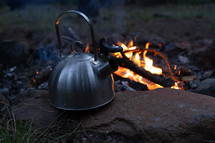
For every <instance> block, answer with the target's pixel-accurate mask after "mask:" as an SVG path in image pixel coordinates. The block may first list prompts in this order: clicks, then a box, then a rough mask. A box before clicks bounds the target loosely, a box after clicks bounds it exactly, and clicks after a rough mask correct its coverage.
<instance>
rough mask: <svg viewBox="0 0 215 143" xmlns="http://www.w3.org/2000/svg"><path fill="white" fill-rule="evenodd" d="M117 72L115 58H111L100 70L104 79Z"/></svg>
mask: <svg viewBox="0 0 215 143" xmlns="http://www.w3.org/2000/svg"><path fill="white" fill-rule="evenodd" d="M117 70H118V63H117V62H116V61H115V60H114V59H113V58H109V59H108V61H107V62H105V63H104V64H103V65H102V66H100V67H99V68H98V71H99V73H100V75H101V76H102V77H105V76H108V75H110V74H112V73H113V72H115V71H117Z"/></svg>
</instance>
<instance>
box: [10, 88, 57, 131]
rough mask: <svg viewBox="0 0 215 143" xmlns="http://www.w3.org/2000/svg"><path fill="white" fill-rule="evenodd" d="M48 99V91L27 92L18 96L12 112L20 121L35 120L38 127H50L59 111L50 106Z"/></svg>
mask: <svg viewBox="0 0 215 143" xmlns="http://www.w3.org/2000/svg"><path fill="white" fill-rule="evenodd" d="M48 97H49V96H48V91H47V90H27V91H25V92H23V93H22V94H19V95H17V97H16V100H15V102H16V105H14V106H13V107H12V112H13V113H15V116H16V119H18V120H24V121H31V120H34V122H35V123H36V124H37V125H40V126H41V127H48V126H49V125H50V124H51V123H52V121H55V120H56V119H57V116H58V110H56V109H55V108H53V107H52V106H51V105H50V104H49V102H48Z"/></svg>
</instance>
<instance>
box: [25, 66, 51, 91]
mask: <svg viewBox="0 0 215 143" xmlns="http://www.w3.org/2000/svg"><path fill="white" fill-rule="evenodd" d="M52 68H53V66H50V65H49V66H47V67H45V68H44V69H43V70H41V71H40V72H38V71H37V72H36V75H35V76H33V77H32V78H31V79H30V81H29V83H28V85H29V86H31V87H37V86H39V85H40V84H42V83H43V82H45V81H47V80H48V78H49V75H50V73H51V71H52Z"/></svg>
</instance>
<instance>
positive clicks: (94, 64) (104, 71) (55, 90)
mask: <svg viewBox="0 0 215 143" xmlns="http://www.w3.org/2000/svg"><path fill="white" fill-rule="evenodd" d="M65 13H76V14H78V15H80V16H81V17H83V18H84V19H85V20H86V22H87V23H88V26H89V28H90V32H91V37H92V45H93V48H94V54H88V53H84V50H83V52H75V51H74V52H73V54H71V55H68V56H65V57H63V56H62V45H61V35H60V32H59V27H58V26H59V21H60V18H61V16H62V15H63V14H65ZM55 27H56V33H57V39H58V45H59V48H60V56H61V60H60V61H59V62H58V63H57V65H56V66H55V67H54V68H53V70H52V72H51V75H50V77H49V80H48V85H49V95H50V103H51V105H53V106H54V107H56V108H58V109H63V110H88V109H94V108H97V107H100V106H103V105H105V104H107V103H109V102H111V101H112V100H113V98H114V83H113V78H112V75H111V74H112V73H113V72H114V71H116V70H117V69H118V64H117V62H116V61H115V60H114V59H113V58H111V57H110V56H108V52H119V51H122V48H121V47H118V46H110V45H108V44H107V43H106V42H105V39H101V40H100V53H99V50H98V48H96V42H95V37H94V30H93V26H92V23H91V21H90V20H89V18H88V17H87V16H86V15H85V14H83V13H81V12H79V11H75V10H69V11H66V12H63V13H61V14H60V15H59V16H58V17H57V20H56V25H55Z"/></svg>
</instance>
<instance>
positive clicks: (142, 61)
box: [114, 41, 178, 90]
mask: <svg viewBox="0 0 215 143" xmlns="http://www.w3.org/2000/svg"><path fill="white" fill-rule="evenodd" d="M117 44H118V45H119V46H121V47H122V48H123V51H129V50H135V49H137V47H136V46H134V45H133V41H130V42H129V43H128V46H126V45H125V44H123V43H121V42H118V43H117ZM150 44H151V43H150V42H148V43H146V46H145V48H146V49H148V48H149V46H150ZM159 46H160V45H159ZM146 54H147V51H144V52H142V51H140V52H136V53H134V52H132V51H131V52H125V56H126V57H127V58H129V59H130V60H131V61H133V62H134V63H135V64H137V65H138V66H139V67H142V68H144V69H145V70H146V71H149V72H151V73H153V74H158V75H161V74H162V69H161V68H158V67H155V66H153V60H152V59H150V58H149V57H147V56H146ZM114 55H115V56H116V57H117V58H122V55H121V54H120V53H114ZM115 74H117V75H119V76H121V77H124V78H130V79H131V80H134V81H136V82H140V83H142V84H145V85H147V87H148V89H149V90H153V89H156V88H162V86H161V85H159V84H156V83H153V82H151V81H149V80H147V79H145V78H143V77H142V76H140V75H138V74H136V73H134V72H133V71H131V70H129V69H127V68H123V67H119V69H118V70H117V71H116V72H115ZM172 88H175V89H177V88H178V86H177V83H176V84H175V85H174V86H173V87H172Z"/></svg>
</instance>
